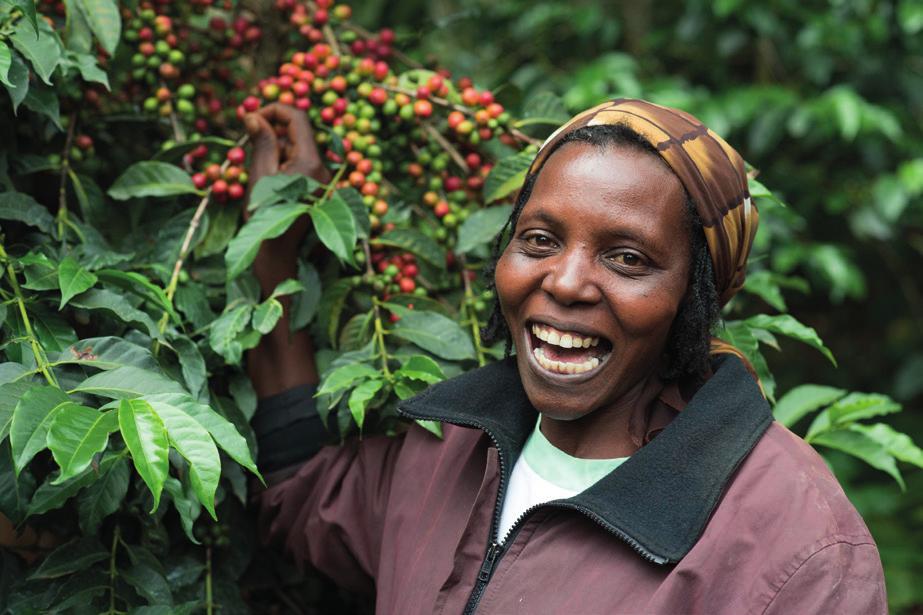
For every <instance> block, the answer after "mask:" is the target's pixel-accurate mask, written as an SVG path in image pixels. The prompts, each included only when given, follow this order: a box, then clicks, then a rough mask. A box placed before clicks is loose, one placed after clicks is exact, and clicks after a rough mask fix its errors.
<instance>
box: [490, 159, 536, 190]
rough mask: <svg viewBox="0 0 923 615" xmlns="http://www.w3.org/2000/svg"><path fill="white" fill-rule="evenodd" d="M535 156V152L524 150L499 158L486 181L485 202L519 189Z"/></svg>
mask: <svg viewBox="0 0 923 615" xmlns="http://www.w3.org/2000/svg"><path fill="white" fill-rule="evenodd" d="M534 157H535V154H534V153H533V152H529V151H522V152H519V153H517V154H514V155H512V156H507V157H506V158H503V159H501V160H499V161H498V162H497V164H496V165H494V168H493V169H491V171H490V175H488V176H487V180H486V181H485V182H484V202H485V203H491V202H493V201H496V200H498V199H502V198H504V197H507V196H509V195H510V194H511V193H513V192H516V191H517V190H519V188H520V186H522V183H523V181H525V179H526V172H527V171H528V170H529V165H531V164H532V159H533V158H534Z"/></svg>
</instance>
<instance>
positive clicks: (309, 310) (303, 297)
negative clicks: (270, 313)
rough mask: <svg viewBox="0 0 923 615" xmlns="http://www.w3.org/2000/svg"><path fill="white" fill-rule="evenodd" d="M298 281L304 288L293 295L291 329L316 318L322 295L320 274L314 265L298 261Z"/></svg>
mask: <svg viewBox="0 0 923 615" xmlns="http://www.w3.org/2000/svg"><path fill="white" fill-rule="evenodd" d="M298 282H299V283H300V284H301V286H302V288H303V289H304V290H302V291H301V292H299V293H298V294H296V295H295V296H294V297H292V306H291V310H290V312H291V313H290V316H289V329H290V330H291V331H297V330H299V329H302V328H304V327H305V326H307V324H308V323H309V322H311V320H313V319H314V315H315V314H317V305H318V303H320V298H321V295H322V287H321V282H320V276H319V275H318V274H317V269H315V268H314V266H313V265H311V264H309V263H304V262H302V261H298Z"/></svg>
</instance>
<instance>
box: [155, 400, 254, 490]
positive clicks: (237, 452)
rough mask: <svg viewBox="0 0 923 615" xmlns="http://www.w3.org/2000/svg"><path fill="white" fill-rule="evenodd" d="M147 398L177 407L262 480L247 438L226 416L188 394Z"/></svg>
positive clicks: (226, 451)
mask: <svg viewBox="0 0 923 615" xmlns="http://www.w3.org/2000/svg"><path fill="white" fill-rule="evenodd" d="M147 399H149V400H151V401H152V402H159V403H165V404H169V405H171V406H174V407H176V408H179V409H180V410H182V411H183V412H185V413H186V414H188V415H189V416H191V417H192V418H193V419H195V420H196V421H197V422H198V423H199V424H200V425H201V426H202V427H204V428H205V430H206V431H208V433H209V434H211V437H212V438H214V440H215V443H217V444H218V446H219V447H221V450H223V451H224V452H225V453H227V454H228V456H230V457H231V459H233V460H234V461H236V462H237V463H239V464H240V465H242V466H243V467H245V468H247V469H248V470H250V471H251V472H253V473H254V474H255V475H256V476H257V477H259V478H260V480H262V477H261V476H260V473H259V470H257V468H256V464H255V463H254V462H253V458H252V456H251V455H250V448H249V447H248V446H247V440H246V439H244V437H243V436H242V435H240V432H238V431H237V429H236V428H235V427H234V425H232V424H231V423H230V422H229V421H228V420H227V419H226V418H224V417H223V416H221V415H220V414H218V413H217V412H215V411H214V410H212V409H211V408H210V407H209V406H206V405H205V404H201V403H199V402H197V401H195V400H194V399H192V398H191V397H190V396H188V395H176V394H162V395H151V396H149V397H147Z"/></svg>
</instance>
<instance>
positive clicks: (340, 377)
mask: <svg viewBox="0 0 923 615" xmlns="http://www.w3.org/2000/svg"><path fill="white" fill-rule="evenodd" d="M380 375H381V372H380V371H379V370H377V369H374V368H373V367H371V366H369V365H367V364H365V363H351V364H349V365H343V366H341V367H337V368H336V369H334V370H333V371H332V372H330V373H329V374H326V375H325V376H324V379H323V382H322V383H321V386H320V388H319V389H318V390H317V395H328V394H330V393H336V392H337V391H340V390H342V389H346V388H349V387H350V386H352V384H353V383H354V382H356V381H357V380H366V379H368V378H377V377H379V376H380Z"/></svg>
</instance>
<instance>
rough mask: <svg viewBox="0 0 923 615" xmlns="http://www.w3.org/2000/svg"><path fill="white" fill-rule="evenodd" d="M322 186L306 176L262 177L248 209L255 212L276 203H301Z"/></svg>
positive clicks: (252, 192) (282, 175)
mask: <svg viewBox="0 0 923 615" xmlns="http://www.w3.org/2000/svg"><path fill="white" fill-rule="evenodd" d="M320 186H321V185H320V184H319V183H318V182H317V181H315V180H314V179H312V178H310V177H308V176H306V175H285V174H279V175H267V176H265V177H261V178H260V180H259V181H258V182H256V184H255V185H254V186H253V190H251V192H250V202H249V203H248V204H247V209H249V210H250V211H253V210H255V209H259V208H261V207H267V206H269V205H275V204H276V203H285V202H290V201H300V200H301V199H302V198H303V197H304V196H306V195H308V194H310V193H312V192H314V191H315V190H317V189H318V188H320Z"/></svg>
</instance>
